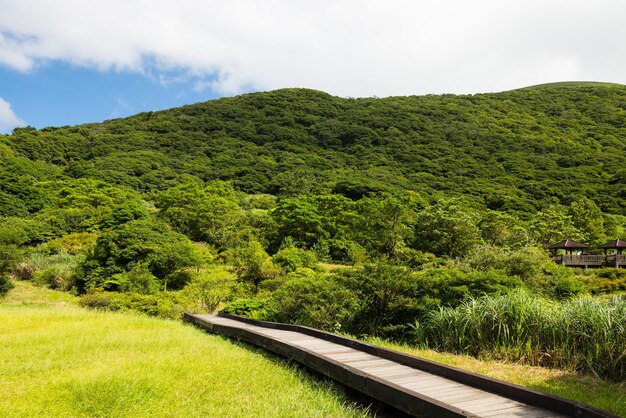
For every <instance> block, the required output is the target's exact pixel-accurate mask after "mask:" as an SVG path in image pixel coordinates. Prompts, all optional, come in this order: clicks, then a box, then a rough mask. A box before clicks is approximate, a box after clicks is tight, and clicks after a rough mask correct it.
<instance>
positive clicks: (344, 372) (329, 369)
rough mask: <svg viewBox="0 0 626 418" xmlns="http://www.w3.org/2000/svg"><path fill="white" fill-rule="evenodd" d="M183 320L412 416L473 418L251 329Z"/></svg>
mask: <svg viewBox="0 0 626 418" xmlns="http://www.w3.org/2000/svg"><path fill="white" fill-rule="evenodd" d="M235 318H239V317H231V319H235ZM184 320H185V321H187V322H189V323H191V324H194V325H196V326H198V327H200V328H203V329H205V330H207V331H209V332H212V333H215V334H219V335H223V336H226V337H231V338H236V339H237V340H241V341H245V342H248V343H250V344H253V345H256V346H258V347H262V348H264V349H266V350H268V351H271V352H274V353H276V354H279V355H281V356H284V357H287V358H289V359H292V360H294V361H296V362H298V363H300V364H302V365H304V366H305V367H308V368H310V369H312V370H315V371H317V372H319V373H321V374H324V375H326V376H328V377H329V378H332V379H334V380H335V381H338V382H340V383H342V384H344V385H346V386H348V387H351V388H353V389H355V390H358V391H359V392H362V393H365V394H366V395H369V396H371V397H372V398H374V399H377V400H379V401H381V402H384V403H386V404H388V405H391V406H393V407H395V408H397V409H399V410H401V411H404V412H406V413H408V414H410V415H413V416H416V415H417V414H418V413H419V414H420V415H422V414H425V415H426V416H433V417H442V418H460V417H471V418H474V417H476V415H474V414H470V413H468V412H467V411H464V410H462V409H459V408H456V407H454V406H452V405H448V404H445V403H442V402H440V401H438V400H435V399H432V398H430V397H427V396H424V395H421V394H418V393H415V392H413V391H409V390H407V389H406V388H403V387H401V386H398V385H395V384H390V383H389V382H383V381H382V380H381V379H379V378H377V377H375V376H372V375H370V374H367V373H364V372H362V371H360V370H357V369H355V368H353V367H350V366H349V365H347V364H344V363H341V362H338V361H335V360H333V359H330V358H328V357H326V356H322V355H319V354H317V353H315V352H313V351H311V350H308V349H306V348H302V347H294V346H292V345H289V344H287V343H284V342H281V341H277V340H275V339H273V338H271V337H269V336H267V335H263V334H260V333H258V332H255V331H254V330H249V329H243V328H234V327H230V326H226V325H220V324H214V323H210V322H207V321H206V320H204V319H203V318H201V317H199V316H198V315H194V314H190V313H185V314H184ZM255 325H256V324H255ZM273 329H279V328H273Z"/></svg>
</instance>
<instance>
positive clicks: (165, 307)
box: [79, 292, 186, 319]
mask: <svg viewBox="0 0 626 418" xmlns="http://www.w3.org/2000/svg"><path fill="white" fill-rule="evenodd" d="M79 305H80V306H83V307H85V308H91V309H98V310H103V311H121V312H126V311H133V312H139V313H144V314H147V315H149V316H157V317H160V318H171V319H180V318H181V317H182V314H183V312H184V311H185V309H186V301H185V300H184V299H183V298H181V297H179V296H178V295H177V294H175V293H171V292H168V293H158V294H154V295H144V294H139V293H118V292H94V293H89V294H87V295H84V296H82V297H81V298H80V301H79Z"/></svg>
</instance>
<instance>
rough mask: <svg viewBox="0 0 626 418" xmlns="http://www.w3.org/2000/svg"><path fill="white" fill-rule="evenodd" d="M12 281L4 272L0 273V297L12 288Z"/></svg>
mask: <svg viewBox="0 0 626 418" xmlns="http://www.w3.org/2000/svg"><path fill="white" fill-rule="evenodd" d="M13 287H14V285H13V282H11V280H10V279H9V277H8V276H6V275H5V274H0V297H2V296H4V295H6V294H7V292H8V291H9V290H11V289H13Z"/></svg>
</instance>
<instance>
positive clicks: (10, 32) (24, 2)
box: [0, 0, 626, 133]
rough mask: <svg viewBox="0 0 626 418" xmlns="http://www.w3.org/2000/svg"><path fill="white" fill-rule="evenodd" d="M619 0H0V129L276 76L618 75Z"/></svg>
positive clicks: (376, 81)
mask: <svg viewBox="0 0 626 418" xmlns="http://www.w3.org/2000/svg"><path fill="white" fill-rule="evenodd" d="M625 17H626V1H623V0H584V1H583V0H506V1H502V0H472V1H467V0H315V1H306V0H228V1H226V0H223V1H218V0H176V1H173V0H106V1H103V0H90V1H84V0H0V133H8V132H10V131H11V130H12V129H13V128H14V127H16V126H26V125H30V126H34V127H36V128H43V127H46V126H64V125H76V124H81V123H87V122H99V121H103V120H106V119H111V118H117V117H124V116H128V115H132V114H135V113H139V112H142V111H148V110H160V109H166V108H171V107H176V106H181V105H184V104H189V103H196V102H200V101H204V100H209V99H215V98H219V97H224V96H233V95H237V94H242V93H248V92H255V91H267V90H274V89H278V88H285V87H305V88H312V89H317V90H322V91H325V92H328V93H330V94H333V95H337V96H341V97H372V96H377V97H386V96H397V95H401V96H406V95H422V94H442V93H456V94H466V93H471V94H473V93H482V92H493V91H503V90H510V89H515V88H519V87H524V86H529V85H534V84H541V83H548V82H555V81H568V80H585V81H606V82H616V83H622V84H626V25H625V24H624V23H623V22H624V19H625Z"/></svg>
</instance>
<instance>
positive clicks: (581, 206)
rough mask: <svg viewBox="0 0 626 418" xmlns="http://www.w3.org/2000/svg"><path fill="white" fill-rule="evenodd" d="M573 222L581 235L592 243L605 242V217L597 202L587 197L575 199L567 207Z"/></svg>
mask: <svg viewBox="0 0 626 418" xmlns="http://www.w3.org/2000/svg"><path fill="white" fill-rule="evenodd" d="M567 213H568V215H569V216H570V217H571V219H572V224H573V226H574V228H576V229H577V230H578V231H579V232H580V235H581V238H582V239H583V240H584V241H585V242H587V243H589V244H592V245H600V244H604V242H605V241H606V235H605V232H604V218H603V217H602V212H601V211H600V208H599V207H598V205H596V203H595V202H594V201H593V200H591V199H588V198H587V197H584V196H583V197H581V198H579V199H576V200H574V201H573V202H572V203H571V204H570V205H569V208H568V209H567Z"/></svg>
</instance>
